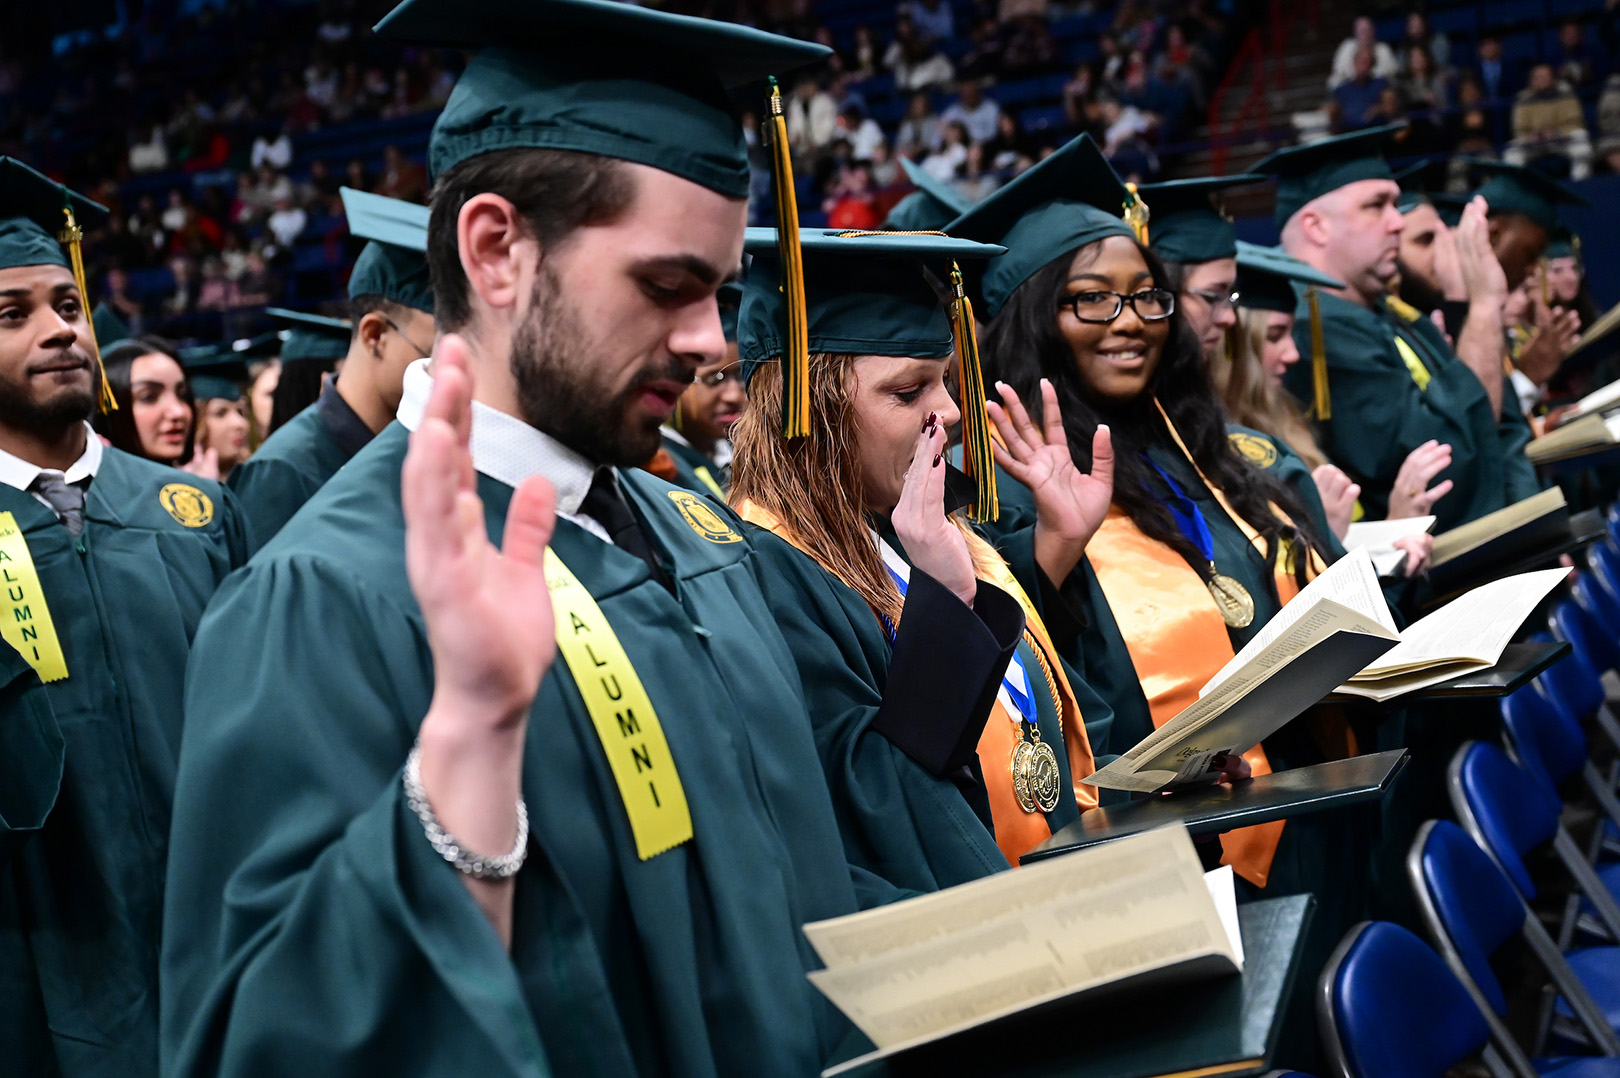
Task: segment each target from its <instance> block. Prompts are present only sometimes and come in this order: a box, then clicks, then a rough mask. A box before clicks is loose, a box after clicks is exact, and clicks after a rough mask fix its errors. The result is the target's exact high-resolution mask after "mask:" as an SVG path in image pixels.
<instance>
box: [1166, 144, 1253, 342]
mask: <svg viewBox="0 0 1620 1078" xmlns="http://www.w3.org/2000/svg"><path fill="white" fill-rule="evenodd" d="M1264 179H1265V177H1264V176H1248V175H1245V176H1206V177H1202V178H1199V179H1193V180H1170V181H1167V182H1165V183H1153V184H1148V185H1146V186H1144V187H1143V188H1142V189H1141V191H1140V194H1141V196H1142V198H1143V200H1145V201H1146V203H1147V205H1148V206H1150V207H1151V208H1152V216H1151V218H1150V220H1149V222H1148V243H1149V246H1150V247H1151V248H1152V250H1153V253H1154V254H1156V255H1158V256H1159V259H1160V261H1162V262H1163V263H1164V272H1165V276H1166V278H1167V279H1168V281H1169V282H1170V288H1171V290H1172V291H1174V292H1175V293H1176V307H1177V309H1178V310H1180V312H1181V315H1182V317H1183V318H1185V319H1186V320H1187V324H1188V325H1189V326H1191V327H1192V331H1193V333H1194V334H1195V335H1196V336H1197V337H1198V345H1199V347H1200V348H1201V349H1202V350H1203V353H1204V358H1205V359H1207V360H1209V362H1211V363H1216V362H1218V361H1219V360H1220V359H1221V358H1222V357H1223V356H1224V355H1227V354H1229V353H1230V350H1231V349H1230V345H1229V343H1228V341H1227V335H1228V333H1229V332H1230V331H1231V330H1232V328H1233V327H1234V326H1236V325H1237V302H1238V291H1237V244H1236V240H1237V232H1236V230H1235V229H1233V227H1232V222H1231V221H1230V220H1228V219H1227V217H1226V214H1225V211H1224V209H1217V208H1216V203H1215V202H1214V201H1213V200H1214V199H1216V198H1218V197H1219V196H1220V193H1221V192H1222V191H1225V190H1227V189H1228V188H1232V187H1241V186H1244V185H1246V184H1254V183H1260V182H1261V181H1263V180H1264Z"/></svg>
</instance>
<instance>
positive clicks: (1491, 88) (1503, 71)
mask: <svg viewBox="0 0 1620 1078" xmlns="http://www.w3.org/2000/svg"><path fill="white" fill-rule="evenodd" d="M1474 75H1475V76H1476V77H1477V78H1478V79H1479V86H1480V89H1481V90H1483V91H1484V92H1485V100H1486V101H1501V100H1502V99H1504V98H1507V97H1510V96H1512V94H1513V92H1514V88H1515V87H1516V85H1517V79H1516V78H1515V74H1514V72H1513V71H1512V70H1511V69H1510V67H1509V65H1508V62H1507V61H1506V60H1504V59H1503V57H1502V39H1501V38H1499V37H1497V36H1496V35H1495V34H1486V35H1485V36H1484V37H1482V38H1480V39H1479V55H1478V58H1477V60H1476V61H1475V64H1474Z"/></svg>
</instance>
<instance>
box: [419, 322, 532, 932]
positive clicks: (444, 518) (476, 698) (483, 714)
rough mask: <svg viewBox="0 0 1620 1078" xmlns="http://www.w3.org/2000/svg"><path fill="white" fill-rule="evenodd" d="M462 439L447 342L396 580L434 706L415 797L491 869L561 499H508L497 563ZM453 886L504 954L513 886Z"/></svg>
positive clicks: (462, 374) (451, 339) (464, 385)
mask: <svg viewBox="0 0 1620 1078" xmlns="http://www.w3.org/2000/svg"><path fill="white" fill-rule="evenodd" d="M471 433H472V375H471V373H470V372H469V370H468V367H467V350H466V345H465V343H463V341H462V340H461V338H460V337H457V336H454V335H447V336H446V337H445V338H444V339H443V340H442V341H441V342H440V344H439V349H438V352H437V354H436V356H435V358H434V362H433V392H432V395H431V396H430V397H429V399H428V404H427V408H426V410H425V411H424V413H423V416H422V423H421V425H420V426H419V427H418V428H417V429H416V431H415V433H413V434H412V435H411V446H410V451H409V452H408V453H407V454H406V457H405V466H404V470H403V473H402V475H401V488H402V489H401V493H402V495H403V503H404V515H405V568H406V573H407V575H408V576H409V578H410V584H411V590H412V592H414V593H415V595H416V601H417V604H418V605H419V606H420V607H421V610H422V620H423V621H424V622H425V623H426V626H427V637H428V647H429V649H430V650H431V651H432V653H433V679H434V687H433V700H432V702H431V703H430V704H429V706H428V713H427V715H426V717H424V718H423V720H422V726H421V729H420V730H419V731H418V733H417V739H418V742H419V743H420V745H421V750H422V757H421V778H422V788H423V790H424V791H425V793H426V795H427V800H428V803H429V805H430V806H431V807H432V809H433V812H434V814H435V815H436V816H437V817H438V820H439V823H440V824H441V825H442V826H443V827H444V829H445V830H446V831H448V832H449V833H450V834H451V835H452V836H454V838H455V840H456V841H457V842H458V843H460V844H461V846H462V847H463V848H464V849H466V850H468V851H470V852H472V853H474V854H480V855H483V856H486V857H492V856H499V855H501V854H505V853H507V852H509V851H510V850H511V849H512V846H513V843H514V842H515V841H516V839H517V834H518V823H517V808H516V806H517V802H518V799H519V798H520V797H521V796H522V789H523V744H524V740H525V737H526V734H527V731H528V715H529V709H530V707H531V706H533V703H534V698H535V695H536V694H537V693H538V692H539V690H540V682H541V680H542V679H543V678H544V677H545V676H546V672H547V671H548V670H550V668H551V663H552V661H553V659H554V658H555V656H556V651H557V638H556V630H555V625H554V622H553V618H552V610H551V593H550V591H549V590H548V589H547V588H546V578H545V568H544V564H545V552H546V544H547V543H549V542H550V541H551V533H552V528H553V526H554V525H555V523H556V511H557V496H556V492H555V491H554V490H553V489H552V486H551V484H550V483H549V482H547V481H546V480H544V479H539V478H535V479H529V480H527V481H526V482H525V483H524V484H523V485H522V486H520V487H518V489H517V490H516V492H514V494H513V495H512V502H511V506H510V507H509V508H508V510H507V515H506V533H505V536H504V537H503V539H502V544H501V545H502V548H501V549H499V550H497V549H496V548H495V546H494V544H493V543H491V542H490V541H489V535H488V533H487V532H486V530H485V525H484V506H483V503H482V502H481V501H480V500H479V498H478V494H477V488H476V472H475V471H474V469H473V459H472V453H471V451H470V450H469V449H468V438H469V437H470V436H471ZM462 882H463V884H464V885H465V886H466V888H467V890H468V892H469V893H470V894H471V895H472V897H473V900H474V901H475V902H477V903H478V905H479V908H480V909H482V910H483V912H484V915H485V916H486V917H487V918H489V921H490V924H491V925H492V926H494V928H495V931H496V934H497V935H498V936H499V937H500V938H501V940H502V941H503V942H505V943H507V944H510V942H511V938H512V899H513V895H514V893H515V891H516V883H515V881H514V880H513V879H506V880H480V879H475V878H474V877H472V876H463V877H462Z"/></svg>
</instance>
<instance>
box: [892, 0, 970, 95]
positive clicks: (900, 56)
mask: <svg viewBox="0 0 1620 1078" xmlns="http://www.w3.org/2000/svg"><path fill="white" fill-rule="evenodd" d="M883 66H884V67H886V68H888V69H889V70H890V71H892V72H894V84H895V86H896V87H898V88H899V89H902V90H926V89H929V88H930V87H934V86H940V85H943V84H945V83H948V82H950V81H951V79H953V78H955V77H956V71H955V69H953V68H952V67H951V61H950V59H949V58H948V57H947V56H946V55H945V54H944V53H943V52H940V51H939V49H937V48H935V47H934V46H933V45H932V44H931V43H929V42H928V41H925V40H924V39H923V38H922V36H921V35H920V34H918V32H917V27H916V24H915V23H913V22H912V21H911V18H910V17H909V16H906V15H901V16H900V17H898V18H896V19H895V21H894V40H893V41H892V42H890V44H889V48H888V50H887V51H886V52H884V54H883Z"/></svg>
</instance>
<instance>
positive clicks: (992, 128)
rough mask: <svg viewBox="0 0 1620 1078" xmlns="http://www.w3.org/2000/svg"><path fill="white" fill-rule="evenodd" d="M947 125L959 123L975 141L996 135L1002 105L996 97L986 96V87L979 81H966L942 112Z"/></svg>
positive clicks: (941, 116)
mask: <svg viewBox="0 0 1620 1078" xmlns="http://www.w3.org/2000/svg"><path fill="white" fill-rule="evenodd" d="M939 118H940V120H941V122H943V123H945V124H946V125H950V124H953V123H959V124H961V125H962V127H963V128H964V129H965V130H966V131H967V136H968V138H969V139H971V140H972V141H974V142H984V141H986V140H987V139H991V138H994V137H995V134H996V122H997V121H998V120H999V119H1000V118H1001V106H1000V105H998V104H997V103H996V101H995V99H994V98H990V97H986V96H985V94H984V87H983V86H982V85H980V84H979V83H978V82H977V81H972V80H969V81H966V82H963V83H962V87H961V89H960V90H958V91H957V96H956V100H955V101H953V102H951V104H950V105H949V106H947V107H946V109H945V111H944V112H942V113H940V117H939Z"/></svg>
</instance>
